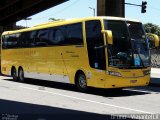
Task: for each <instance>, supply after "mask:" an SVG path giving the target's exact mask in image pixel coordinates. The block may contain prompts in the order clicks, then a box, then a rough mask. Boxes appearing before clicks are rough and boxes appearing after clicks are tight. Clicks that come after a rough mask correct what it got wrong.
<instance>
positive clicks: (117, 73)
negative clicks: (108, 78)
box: [107, 71, 122, 77]
mask: <svg viewBox="0 0 160 120" xmlns="http://www.w3.org/2000/svg"><path fill="white" fill-rule="evenodd" d="M107 74H109V75H112V76H119V77H122V75H121V73H119V72H114V71H108V72H107Z"/></svg>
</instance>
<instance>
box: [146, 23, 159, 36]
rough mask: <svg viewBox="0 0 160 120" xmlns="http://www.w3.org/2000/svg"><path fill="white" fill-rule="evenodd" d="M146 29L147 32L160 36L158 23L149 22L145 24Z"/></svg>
mask: <svg viewBox="0 0 160 120" xmlns="http://www.w3.org/2000/svg"><path fill="white" fill-rule="evenodd" d="M144 29H145V31H146V32H147V33H153V34H157V35H158V36H159V37H160V27H159V26H158V25H155V24H152V23H147V24H144Z"/></svg>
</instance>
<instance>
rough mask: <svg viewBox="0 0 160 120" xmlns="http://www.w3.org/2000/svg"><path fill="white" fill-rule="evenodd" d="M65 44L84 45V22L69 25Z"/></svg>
mask: <svg viewBox="0 0 160 120" xmlns="http://www.w3.org/2000/svg"><path fill="white" fill-rule="evenodd" d="M65 44H67V45H83V34H82V23H75V24H71V25H67V27H66V38H65Z"/></svg>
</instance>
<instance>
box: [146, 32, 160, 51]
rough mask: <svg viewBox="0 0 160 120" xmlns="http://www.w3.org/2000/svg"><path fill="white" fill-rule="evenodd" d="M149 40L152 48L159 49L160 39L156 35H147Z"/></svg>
mask: <svg viewBox="0 0 160 120" xmlns="http://www.w3.org/2000/svg"><path fill="white" fill-rule="evenodd" d="M147 38H148V40H149V43H150V48H158V47H159V42H160V41H159V37H158V35H156V34H152V33H147Z"/></svg>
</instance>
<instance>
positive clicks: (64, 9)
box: [17, 0, 160, 27]
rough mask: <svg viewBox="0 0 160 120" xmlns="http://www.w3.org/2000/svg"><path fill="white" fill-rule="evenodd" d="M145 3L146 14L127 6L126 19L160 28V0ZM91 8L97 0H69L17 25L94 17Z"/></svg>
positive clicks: (139, 1) (132, 0) (131, 0)
mask: <svg viewBox="0 0 160 120" xmlns="http://www.w3.org/2000/svg"><path fill="white" fill-rule="evenodd" d="M143 1H144V0H143ZM145 1H147V12H146V13H144V14H142V13H141V7H137V6H131V5H125V17H126V18H131V19H132V18H133V19H137V20H140V21H141V22H142V23H148V22H149V23H153V24H156V25H159V26H160V0H145ZM125 2H126V3H132V4H138V5H141V4H142V0H125ZM89 7H92V8H96V7H97V0H69V1H68V2H65V3H62V4H60V5H58V6H56V7H53V8H50V9H47V10H45V11H43V12H41V13H38V14H36V15H33V16H30V17H29V18H31V20H27V21H26V20H21V21H19V22H17V25H21V26H27V27H32V26H35V25H38V24H41V23H46V22H48V21H49V18H56V19H71V18H82V17H89V16H93V10H92V9H90V8H89Z"/></svg>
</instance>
